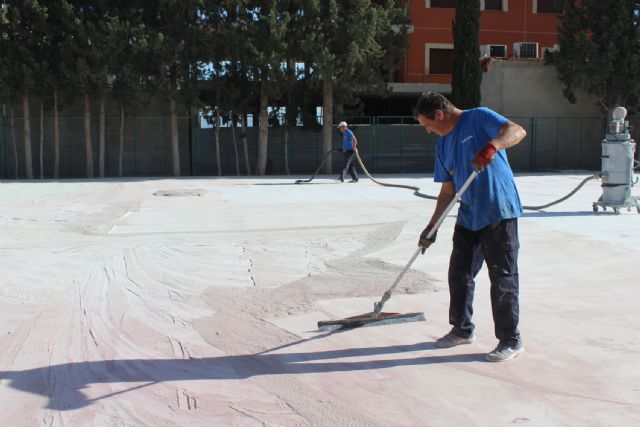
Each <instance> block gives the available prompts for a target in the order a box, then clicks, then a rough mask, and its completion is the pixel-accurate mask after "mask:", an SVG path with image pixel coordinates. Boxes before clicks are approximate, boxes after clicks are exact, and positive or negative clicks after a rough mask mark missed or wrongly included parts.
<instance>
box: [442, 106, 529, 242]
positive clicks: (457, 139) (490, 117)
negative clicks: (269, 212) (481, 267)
mask: <svg viewBox="0 0 640 427" xmlns="http://www.w3.org/2000/svg"><path fill="white" fill-rule="evenodd" d="M508 122H509V121H508V120H507V119H506V118H504V117H503V116H501V115H500V114H498V113H496V112H494V111H491V110H490V109H488V108H484V107H481V108H473V109H471V110H465V111H463V113H462V116H461V117H460V119H459V120H458V122H457V123H456V126H455V127H454V128H453V130H452V131H451V132H450V133H449V134H448V135H445V136H443V137H441V138H440V139H439V140H438V143H437V145H436V165H435V178H434V180H435V182H448V181H453V183H454V185H455V187H456V191H459V190H460V188H461V187H462V185H463V184H464V182H465V181H466V180H467V178H469V175H470V174H471V172H473V166H472V165H471V160H472V159H473V157H474V156H475V155H476V153H477V152H478V151H480V149H481V148H482V147H484V146H485V145H486V144H487V142H489V141H491V140H492V139H494V138H495V137H497V136H498V133H499V131H500V128H501V127H502V126H504V125H505V124H507V123H508ZM521 214H522V204H521V203H520V196H519V195H518V189H517V188H516V183H515V181H514V179H513V172H512V171H511V167H510V166H509V161H508V160H507V153H505V150H500V151H498V152H497V153H496V155H495V157H494V158H493V161H492V162H491V164H490V165H489V166H487V167H486V168H485V169H484V172H481V173H479V174H478V176H477V177H476V179H475V182H473V183H472V184H471V185H470V186H469V188H468V189H467V191H466V192H465V193H464V194H463V195H462V199H461V200H460V207H459V209H458V220H457V223H458V224H460V225H461V226H463V227H465V228H467V229H469V230H472V231H477V230H480V229H481V228H484V227H486V226H487V225H489V224H493V223H495V222H497V221H501V220H503V219H509V218H517V217H519V216H520V215H521Z"/></svg>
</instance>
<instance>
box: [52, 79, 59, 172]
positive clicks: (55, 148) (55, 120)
mask: <svg viewBox="0 0 640 427" xmlns="http://www.w3.org/2000/svg"><path fill="white" fill-rule="evenodd" d="M53 156H54V159H53V178H54V179H58V176H59V175H60V124H59V123H58V90H57V89H54V91H53Z"/></svg>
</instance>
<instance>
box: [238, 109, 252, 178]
mask: <svg viewBox="0 0 640 427" xmlns="http://www.w3.org/2000/svg"><path fill="white" fill-rule="evenodd" d="M240 117H241V119H240V126H241V127H242V148H243V149H244V164H245V167H246V168H247V175H251V165H250V164H249V148H248V147H247V117H246V116H245V115H244V113H242V114H241V115H240Z"/></svg>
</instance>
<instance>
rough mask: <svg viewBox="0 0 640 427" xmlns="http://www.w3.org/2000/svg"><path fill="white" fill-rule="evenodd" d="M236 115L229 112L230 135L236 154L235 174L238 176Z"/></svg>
mask: <svg viewBox="0 0 640 427" xmlns="http://www.w3.org/2000/svg"><path fill="white" fill-rule="evenodd" d="M237 120H238V117H237V116H236V115H235V114H233V113H232V114H231V137H232V139H233V151H234V154H235V155H236V175H237V176H240V159H239V158H238V141H237V140H236V121H237Z"/></svg>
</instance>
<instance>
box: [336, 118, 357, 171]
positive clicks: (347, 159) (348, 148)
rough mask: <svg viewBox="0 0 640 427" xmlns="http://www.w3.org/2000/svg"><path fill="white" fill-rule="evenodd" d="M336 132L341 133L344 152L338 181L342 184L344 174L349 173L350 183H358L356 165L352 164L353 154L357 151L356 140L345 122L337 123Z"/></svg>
mask: <svg viewBox="0 0 640 427" xmlns="http://www.w3.org/2000/svg"><path fill="white" fill-rule="evenodd" d="M338 130H339V131H340V133H342V151H343V152H344V167H343V168H342V171H341V172H340V178H338V181H340V182H344V174H345V173H346V172H349V175H351V181H349V182H351V183H356V182H358V173H357V172H356V165H354V164H353V162H354V160H355V155H354V154H355V153H356V152H357V151H358V148H357V147H356V146H357V144H358V139H357V138H356V136H355V135H354V134H353V132H352V131H351V130H350V129H349V126H348V125H347V122H340V123H338Z"/></svg>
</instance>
